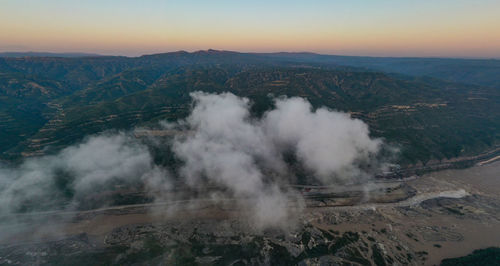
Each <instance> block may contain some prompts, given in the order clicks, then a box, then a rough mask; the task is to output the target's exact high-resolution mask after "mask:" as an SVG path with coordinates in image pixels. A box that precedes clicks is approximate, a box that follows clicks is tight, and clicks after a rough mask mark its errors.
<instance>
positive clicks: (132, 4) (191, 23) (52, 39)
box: [0, 0, 500, 58]
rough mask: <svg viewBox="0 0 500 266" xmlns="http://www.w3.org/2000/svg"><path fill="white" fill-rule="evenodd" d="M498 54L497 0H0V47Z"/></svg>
mask: <svg viewBox="0 0 500 266" xmlns="http://www.w3.org/2000/svg"><path fill="white" fill-rule="evenodd" d="M208 48H212V49H220V50H235V51H243V52H277V51H309V52H318V53H324V54H342V55H368V56H431V57H478V58H500V2H499V1H498V0H479V1H464V0H436V1H411V0H399V1H398V0H380V1H366V0H365V1H363V0H351V1H349V0H339V1H326V0H325V1H323V0H315V1H278V0H275V1H262V0H256V1H222V0H218V1H199V0H188V1H177V0H175V1H174V0H173V1H156V0H146V1H132V0H126V1H118V0H101V1H97V0H89V1H60V0H59V1H58V0H48V1H29V0H2V1H0V52H2V51H44V52H88V53H100V54H109V55H128V56H137V55H141V54H150V53H158V52H167V51H176V50H187V51H194V50H204V49H208Z"/></svg>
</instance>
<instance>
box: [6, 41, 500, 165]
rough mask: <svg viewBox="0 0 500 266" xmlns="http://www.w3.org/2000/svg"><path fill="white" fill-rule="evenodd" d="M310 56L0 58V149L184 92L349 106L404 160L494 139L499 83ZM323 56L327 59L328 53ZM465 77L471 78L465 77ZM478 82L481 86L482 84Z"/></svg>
mask: <svg viewBox="0 0 500 266" xmlns="http://www.w3.org/2000/svg"><path fill="white" fill-rule="evenodd" d="M317 57H318V55H311V54H286V56H285V55H278V54H240V53H234V52H221V51H213V50H209V51H200V52H196V53H187V52H176V53H169V54H158V55H150V56H143V57H138V58H125V57H90V58H35V57H32V58H3V59H0V73H1V74H0V77H1V80H0V97H1V98H0V101H1V103H2V104H1V108H0V119H1V122H0V127H1V128H4V129H5V130H2V131H1V133H0V134H2V136H1V137H2V138H1V139H2V141H0V151H2V155H3V157H4V158H11V159H15V158H19V157H20V156H21V155H23V156H33V155H39V154H42V153H50V152H51V151H52V150H57V149H59V148H61V147H64V146H65V145H68V144H71V143H74V142H76V141H79V140H81V139H82V138H83V137H84V136H86V135H88V134H94V133H97V132H100V131H103V130H108V129H130V128H132V127H134V126H143V125H154V124H155V122H156V121H159V120H163V119H167V120H176V119H178V118H182V117H184V116H185V115H186V114H187V113H188V111H189V108H190V98H189V93H190V92H192V91H206V92H223V91H230V92H233V93H235V94H237V95H240V96H245V97H249V98H250V99H251V100H252V101H253V103H254V105H253V111H254V113H255V115H260V114H262V113H263V112H264V111H265V110H267V109H269V108H270V107H271V106H272V104H273V102H272V97H270V95H273V96H283V95H285V96H288V97H292V96H301V97H305V98H307V99H308V100H309V101H310V102H311V103H312V104H313V106H315V107H320V106H327V107H329V108H332V109H337V110H342V111H345V112H349V113H351V115H352V116H353V117H357V118H360V119H362V120H363V121H365V122H366V123H368V124H369V126H370V129H371V132H372V135H374V136H377V137H383V138H385V139H386V141H387V142H389V143H392V144H393V145H395V146H398V147H400V148H401V154H400V157H399V159H398V160H399V162H400V163H402V164H417V163H427V162H429V161H436V160H443V159H452V158H456V157H461V156H471V155H476V154H479V153H481V152H484V151H486V150H491V149H494V148H495V147H496V145H498V140H499V136H500V133H499V132H500V130H499V129H500V90H499V89H498V88H495V87H494V85H495V83H491V85H492V86H479V85H470V84H468V85H464V84H459V83H456V82H451V81H445V80H439V79H435V78H425V77H413V76H401V75H399V74H389V73H382V72H376V71H371V70H369V69H359V68H351V67H343V66H339V65H338V64H339V63H345V62H344V61H339V62H337V61H335V60H333V59H334V58H333V59H332V58H330V57H325V58H323V59H322V60H321V61H319V60H317V59H316V58H317ZM328 58H330V59H328ZM470 83H473V82H470ZM483 85H484V84H483Z"/></svg>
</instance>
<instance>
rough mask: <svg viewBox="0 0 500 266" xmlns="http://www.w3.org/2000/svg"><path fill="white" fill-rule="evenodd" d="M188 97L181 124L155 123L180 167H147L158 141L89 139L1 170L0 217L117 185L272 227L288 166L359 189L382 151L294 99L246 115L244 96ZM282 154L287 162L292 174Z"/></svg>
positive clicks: (289, 205) (285, 202) (289, 211)
mask: <svg viewBox="0 0 500 266" xmlns="http://www.w3.org/2000/svg"><path fill="white" fill-rule="evenodd" d="M191 97H192V98H193V103H194V105H193V106H194V107H193V110H192V112H191V114H190V115H189V116H188V117H187V118H186V119H184V120H181V121H178V122H176V123H163V126H164V127H165V129H168V130H172V129H175V130H176V131H179V132H184V133H183V134H177V135H176V136H175V137H173V138H172V139H171V140H170V141H169V142H168V145H167V146H168V147H169V149H171V152H172V153H173V154H174V156H175V157H176V158H177V159H178V160H179V162H180V165H178V166H169V165H157V164H155V163H154V160H153V157H154V156H153V154H152V153H151V151H150V150H151V149H150V148H151V147H150V146H148V145H156V144H155V143H158V140H155V141H153V142H151V143H153V144H151V143H150V144H145V143H144V142H142V141H140V140H138V139H137V138H135V137H133V134H129V133H104V134H100V135H97V136H93V137H89V138H87V139H86V140H85V141H83V142H82V143H80V144H78V145H73V146H70V147H67V148H65V149H63V150H62V151H60V152H59V153H58V154H56V155H50V156H42V157H38V158H32V159H28V160H26V161H24V162H23V163H22V164H20V165H18V166H16V167H7V166H4V167H0V203H1V204H0V216H4V215H9V214H12V213H18V212H26V211H39V210H47V209H51V208H52V209H54V208H58V209H61V208H65V209H75V208H80V207H81V204H82V202H85V199H88V198H89V197H91V196H95V195H98V194H99V192H100V191H104V190H110V188H113V187H114V186H119V185H121V184H128V185H131V186H138V187H141V188H142V189H145V190H146V191H147V192H148V193H149V195H150V196H151V197H153V198H154V199H155V200H156V201H162V202H163V201H166V200H172V198H171V197H170V196H166V195H167V194H168V193H167V191H172V190H174V186H173V184H174V183H176V184H182V185H183V186H186V187H189V188H191V189H192V190H198V191H204V192H208V194H210V193H211V192H210V191H208V190H209V189H208V188H209V187H210V188H211V189H212V188H213V189H214V192H213V193H212V194H211V197H209V199H210V198H212V199H213V200H216V199H220V198H221V197H223V198H226V199H233V201H234V202H235V203H236V204H237V205H238V206H239V207H240V208H241V209H243V210H245V211H244V213H245V215H247V216H248V217H249V218H250V219H251V220H252V222H253V223H254V224H255V225H256V227H258V228H268V227H276V226H280V227H281V226H284V225H286V224H288V223H289V222H290V220H291V217H292V216H294V215H296V214H297V211H299V210H300V209H301V208H302V206H303V199H302V197H301V195H300V193H298V192H297V191H296V190H294V189H292V188H291V186H290V185H291V184H293V183H295V182H296V176H295V173H294V170H295V168H294V167H297V165H298V166H299V167H302V168H304V169H306V172H307V173H310V178H312V179H313V180H315V181H317V182H320V183H322V184H335V183H336V182H354V181H359V179H358V178H359V177H364V176H367V175H368V173H367V172H365V170H363V169H364V168H363V165H370V164H373V161H374V157H375V156H376V155H377V152H378V151H379V149H380V147H381V145H382V142H381V141H380V140H378V139H372V138H370V136H369V130H368V127H367V125H366V124H364V123H363V122H362V121H361V120H357V119H352V118H351V117H350V116H349V115H348V114H346V113H341V112H336V111H332V110H329V109H327V108H319V109H316V110H314V109H313V108H312V106H311V104H310V103H309V102H308V101H307V100H305V99H302V98H297V97H294V98H279V99H275V107H274V109H272V110H270V111H268V112H266V113H265V114H264V115H263V116H262V117H253V116H252V115H251V113H250V107H251V102H250V100H249V99H247V98H242V97H238V96H235V95H234V94H231V93H222V94H208V93H203V92H195V93H192V94H191ZM287 156H292V157H294V158H295V161H296V163H295V164H294V166H293V167H292V166H291V165H290V162H289V161H288V160H287V159H286V157H287ZM171 168H175V169H171ZM171 173H175V174H171ZM206 194H207V193H205V194H204V195H206ZM89 195H90V196H89ZM168 195H171V194H168ZM103 204H106V203H103ZM92 207H97V206H92Z"/></svg>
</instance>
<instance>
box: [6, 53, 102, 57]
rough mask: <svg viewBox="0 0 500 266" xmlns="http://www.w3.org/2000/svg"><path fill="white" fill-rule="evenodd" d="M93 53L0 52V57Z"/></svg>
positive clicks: (76, 55)
mask: <svg viewBox="0 0 500 266" xmlns="http://www.w3.org/2000/svg"><path fill="white" fill-rule="evenodd" d="M96 56H102V55H100V54H93V53H50V52H0V57H96Z"/></svg>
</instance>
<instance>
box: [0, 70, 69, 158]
mask: <svg viewBox="0 0 500 266" xmlns="http://www.w3.org/2000/svg"><path fill="white" fill-rule="evenodd" d="M69 93H71V91H70V90H68V89H67V86H66V84H64V83H63V82H59V81H56V80H51V79H47V78H43V77H38V76H33V75H27V74H23V73H20V72H9V73H0V148H1V149H2V150H6V149H9V148H11V147H14V146H15V145H16V143H18V142H20V141H22V140H24V139H26V138H28V137H29V136H31V135H33V134H35V133H36V132H38V130H39V129H40V128H41V127H42V126H44V124H45V123H46V122H47V121H48V120H49V119H50V117H51V116H52V115H53V113H54V110H53V109H52V108H49V107H48V106H47V103H48V102H50V101H51V100H53V99H56V98H58V97H60V96H62V95H67V94H69Z"/></svg>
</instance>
